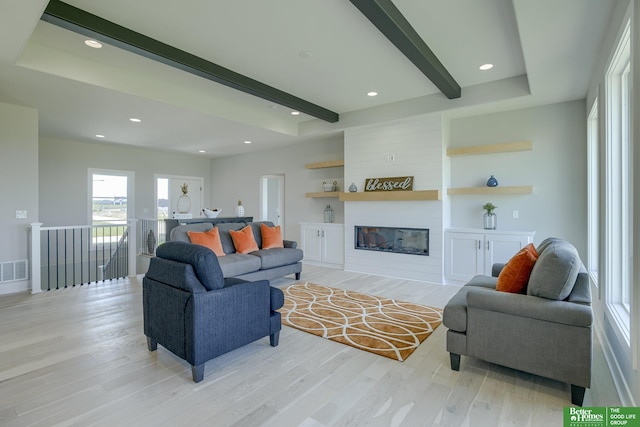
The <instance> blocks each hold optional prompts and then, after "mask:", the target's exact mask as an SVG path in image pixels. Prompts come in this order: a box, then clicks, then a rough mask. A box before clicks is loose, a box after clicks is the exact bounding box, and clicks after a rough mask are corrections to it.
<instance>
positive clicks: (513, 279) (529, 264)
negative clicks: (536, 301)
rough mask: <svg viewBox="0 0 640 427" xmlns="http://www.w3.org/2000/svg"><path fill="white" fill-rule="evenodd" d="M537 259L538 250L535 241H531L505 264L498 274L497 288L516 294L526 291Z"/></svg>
mask: <svg viewBox="0 0 640 427" xmlns="http://www.w3.org/2000/svg"><path fill="white" fill-rule="evenodd" d="M537 260H538V252H537V251H536V248H535V247H534V246H533V243H529V244H528V245H527V246H525V247H524V248H522V249H520V251H519V252H518V253H517V254H515V255H514V256H513V257H511V259H510V260H509V261H508V262H507V263H506V264H505V266H504V268H503V269H502V271H501V272H500V274H499V275H498V283H497V284H496V290H497V291H502V292H512V293H514V294H523V293H525V292H526V290H527V284H528V283H529V276H530V275H531V270H533V266H534V264H535V263H536V261H537Z"/></svg>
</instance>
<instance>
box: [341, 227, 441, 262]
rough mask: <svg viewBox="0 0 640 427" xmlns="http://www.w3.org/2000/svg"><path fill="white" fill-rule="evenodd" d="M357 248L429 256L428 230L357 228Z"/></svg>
mask: <svg viewBox="0 0 640 427" xmlns="http://www.w3.org/2000/svg"><path fill="white" fill-rule="evenodd" d="M355 233H356V235H355V239H354V240H355V248H356V249H362V250H367V251H379V252H394V253H399V254H412V255H429V229H428V228H400V227H369V226H362V225H356V226H355Z"/></svg>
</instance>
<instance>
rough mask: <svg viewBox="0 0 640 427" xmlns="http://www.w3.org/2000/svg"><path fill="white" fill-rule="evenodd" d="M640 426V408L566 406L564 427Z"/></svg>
mask: <svg viewBox="0 0 640 427" xmlns="http://www.w3.org/2000/svg"><path fill="white" fill-rule="evenodd" d="M612 426H625V427H640V408H622V407H592V408H574V407H567V408H564V427H612Z"/></svg>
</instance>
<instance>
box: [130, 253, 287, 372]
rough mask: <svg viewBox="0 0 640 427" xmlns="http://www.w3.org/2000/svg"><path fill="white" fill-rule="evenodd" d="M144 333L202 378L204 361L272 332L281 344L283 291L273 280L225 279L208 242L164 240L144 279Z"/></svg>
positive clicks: (151, 346)
mask: <svg viewBox="0 0 640 427" xmlns="http://www.w3.org/2000/svg"><path fill="white" fill-rule="evenodd" d="M142 286H143V316H144V334H145V335H146V336H147V344H148V347H149V351H155V350H156V349H157V346H158V344H160V345H162V346H163V347H165V348H166V349H167V350H169V351H171V352H172V353H174V354H175V355H176V356H178V357H180V358H182V359H184V360H186V361H187V362H188V363H189V364H190V365H191V371H192V376H193V380H194V381H195V382H200V381H202V379H203V377H204V365H205V362H206V361H208V360H210V359H213V358H214V357H217V356H219V355H221V354H224V353H227V352H229V351H231V350H234V349H236V348H238V347H242V346H244V345H246V344H248V343H250V342H253V341H255V340H257V339H260V338H262V337H266V336H269V339H270V343H271V346H273V347H275V346H277V345H278V338H279V334H280V329H281V322H280V313H279V312H277V311H276V310H277V309H279V308H280V307H282V305H283V304H284V294H283V293H282V291H281V290H280V289H277V288H273V287H271V286H270V285H269V281H267V280H260V281H256V282H247V281H245V280H241V279H235V278H230V279H224V278H223V275H222V271H221V270H220V265H219V264H218V259H217V257H216V256H215V254H214V253H213V252H212V251H211V250H210V249H208V248H205V247H203V246H199V245H194V244H190V243H185V242H167V243H164V244H162V245H160V246H159V247H158V249H157V251H156V257H154V258H152V259H151V262H150V265H149V270H148V271H147V273H146V275H145V277H144V278H143V280H142Z"/></svg>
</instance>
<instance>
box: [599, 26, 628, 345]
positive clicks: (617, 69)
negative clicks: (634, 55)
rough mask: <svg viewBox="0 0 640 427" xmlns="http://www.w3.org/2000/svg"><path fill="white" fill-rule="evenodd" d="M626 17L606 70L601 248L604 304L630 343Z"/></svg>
mask: <svg viewBox="0 0 640 427" xmlns="http://www.w3.org/2000/svg"><path fill="white" fill-rule="evenodd" d="M630 30H631V26H630V21H628V22H627V24H626V26H625V28H624V30H623V32H622V36H621V38H620V42H619V44H618V48H617V49H616V51H615V53H614V56H613V59H612V60H611V64H610V66H609V69H608V70H607V75H606V96H607V121H606V126H607V141H606V162H605V163H606V166H605V167H606V171H605V187H606V189H605V191H606V197H605V204H604V205H605V208H604V214H605V239H606V242H605V250H606V255H605V257H606V266H607V267H606V269H607V272H606V281H607V286H606V289H607V292H606V298H607V310H608V312H609V313H610V314H611V318H612V319H613V320H614V322H615V324H616V325H617V326H618V330H619V331H620V332H621V333H622V336H623V337H624V339H625V340H626V342H627V343H628V344H629V343H630V294H631V286H632V281H631V278H632V263H631V254H632V251H631V240H630V236H631V220H632V215H631V208H632V206H631V203H632V197H631V196H632V195H631V164H630V162H631V140H630V137H631V105H630V101H631V81H630V78H631V50H630Z"/></svg>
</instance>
